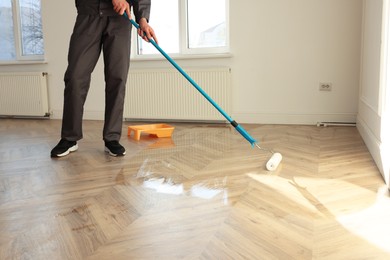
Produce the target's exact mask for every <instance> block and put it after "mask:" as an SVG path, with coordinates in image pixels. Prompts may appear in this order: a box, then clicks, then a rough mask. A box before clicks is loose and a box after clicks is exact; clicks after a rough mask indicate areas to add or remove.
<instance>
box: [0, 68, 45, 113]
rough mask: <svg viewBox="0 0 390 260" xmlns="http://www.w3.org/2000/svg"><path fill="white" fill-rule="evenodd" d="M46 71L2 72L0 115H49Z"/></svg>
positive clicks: (0, 80) (0, 77) (0, 75)
mask: <svg viewBox="0 0 390 260" xmlns="http://www.w3.org/2000/svg"><path fill="white" fill-rule="evenodd" d="M46 75H47V74H46V73H42V72H27V73H26V72H24V73H19V72H18V73H0V115H1V116H11V117H43V116H48V115H49V105H48V93H47V81H46Z"/></svg>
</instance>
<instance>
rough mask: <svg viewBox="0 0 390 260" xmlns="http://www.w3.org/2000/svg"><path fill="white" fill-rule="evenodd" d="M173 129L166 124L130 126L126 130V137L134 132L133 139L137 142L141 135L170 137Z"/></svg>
mask: <svg viewBox="0 0 390 260" xmlns="http://www.w3.org/2000/svg"><path fill="white" fill-rule="evenodd" d="M174 129H175V128H174V127H173V126H171V125H168V124H150V125H132V126H129V127H128V129H127V135H128V136H130V135H131V132H133V131H134V139H135V140H139V139H140V138H141V134H142V133H147V134H149V135H154V136H157V137H171V136H172V133H173V130H174Z"/></svg>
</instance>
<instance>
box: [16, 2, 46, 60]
mask: <svg viewBox="0 0 390 260" xmlns="http://www.w3.org/2000/svg"><path fill="white" fill-rule="evenodd" d="M19 4H20V24H21V30H20V31H21V39H22V41H21V42H22V55H23V56H28V55H43V33H42V19H41V1H40V0H19Z"/></svg>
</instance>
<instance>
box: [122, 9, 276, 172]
mask: <svg viewBox="0 0 390 260" xmlns="http://www.w3.org/2000/svg"><path fill="white" fill-rule="evenodd" d="M123 15H124V17H126V19H128V20H130V22H131V23H132V24H133V25H134V27H136V28H137V29H139V28H140V27H139V25H138V24H137V23H136V22H135V21H134V20H133V19H129V17H128V16H127V14H126V12H125V13H123ZM149 42H150V43H151V44H152V45H153V46H154V47H155V48H156V49H157V50H158V51H159V52H160V53H161V54H162V55H163V56H164V57H165V58H166V59H167V60H168V61H169V62H170V63H171V64H172V66H173V67H175V68H176V69H177V70H178V71H179V72H180V74H182V75H183V76H184V77H185V78H186V79H187V80H188V82H189V83H191V85H193V86H194V87H195V88H196V89H197V90H198V91H199V92H200V93H201V94H202V95H203V96H204V97H205V98H206V99H207V100H208V101H209V102H210V103H211V105H213V106H214V107H215V108H216V109H217V110H218V112H219V113H221V114H222V115H223V116H224V117H225V118H226V120H228V121H229V123H230V124H231V125H232V126H233V127H234V128H235V129H236V130H237V132H239V133H240V134H241V135H242V136H243V137H244V138H245V139H246V140H247V141H248V142H249V143H250V144H251V145H252V147H254V146H256V147H257V148H259V149H260V150H263V151H267V152H270V153H272V156H271V158H270V159H269V160H268V161H267V163H266V169H267V170H268V171H275V170H276V169H277V167H278V165H279V164H280V162H281V161H282V155H281V154H280V153H275V152H273V151H271V150H268V149H265V148H263V147H260V146H259V145H258V142H257V140H255V139H254V138H253V137H252V136H251V135H250V134H249V133H248V132H247V131H246V130H245V129H244V128H243V127H242V126H241V125H239V124H238V123H237V122H236V121H234V120H233V119H232V118H231V117H230V116H229V115H228V114H227V113H226V112H225V111H224V110H223V109H222V108H221V107H220V106H219V105H218V104H217V103H216V102H215V101H214V100H213V99H212V98H211V97H210V96H209V95H208V94H207V93H206V92H205V91H204V90H203V89H202V88H201V87H200V86H199V85H198V84H197V83H196V82H195V81H194V80H193V79H192V78H191V77H190V76H189V75H188V74H187V73H186V72H185V71H184V70H183V69H182V68H181V67H180V66H179V65H178V64H177V63H176V62H175V61H174V60H173V59H172V58H171V57H170V56H169V55H168V54H167V53H166V52H165V51H164V50H163V49H161V47H160V46H159V45H158V44H157V43H156V42H155V41H154V40H153V39H149Z"/></svg>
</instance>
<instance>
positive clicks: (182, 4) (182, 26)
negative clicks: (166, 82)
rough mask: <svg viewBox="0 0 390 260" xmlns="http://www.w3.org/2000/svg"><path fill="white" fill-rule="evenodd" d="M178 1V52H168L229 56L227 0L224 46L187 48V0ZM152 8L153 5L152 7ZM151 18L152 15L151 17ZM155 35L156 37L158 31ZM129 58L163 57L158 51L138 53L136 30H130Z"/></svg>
mask: <svg viewBox="0 0 390 260" xmlns="http://www.w3.org/2000/svg"><path fill="white" fill-rule="evenodd" d="M177 1H179V3H178V7H179V21H178V23H179V52H178V53H168V54H169V55H170V56H171V57H174V58H179V59H180V58H189V57H190V58H214V57H230V56H231V53H230V16H229V14H230V8H229V3H230V1H229V0H225V17H226V46H222V47H203V48H189V47H188V45H189V30H188V1H187V0H177ZM152 8H153V7H152ZM133 17H134V16H133ZM151 19H153V17H152V18H151ZM156 33H157V37H158V32H156ZM131 37H132V43H131V44H132V46H131V58H132V59H133V60H159V59H163V57H162V56H161V55H160V53H157V54H138V39H137V38H136V37H138V35H137V30H133V32H132V36H131Z"/></svg>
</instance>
